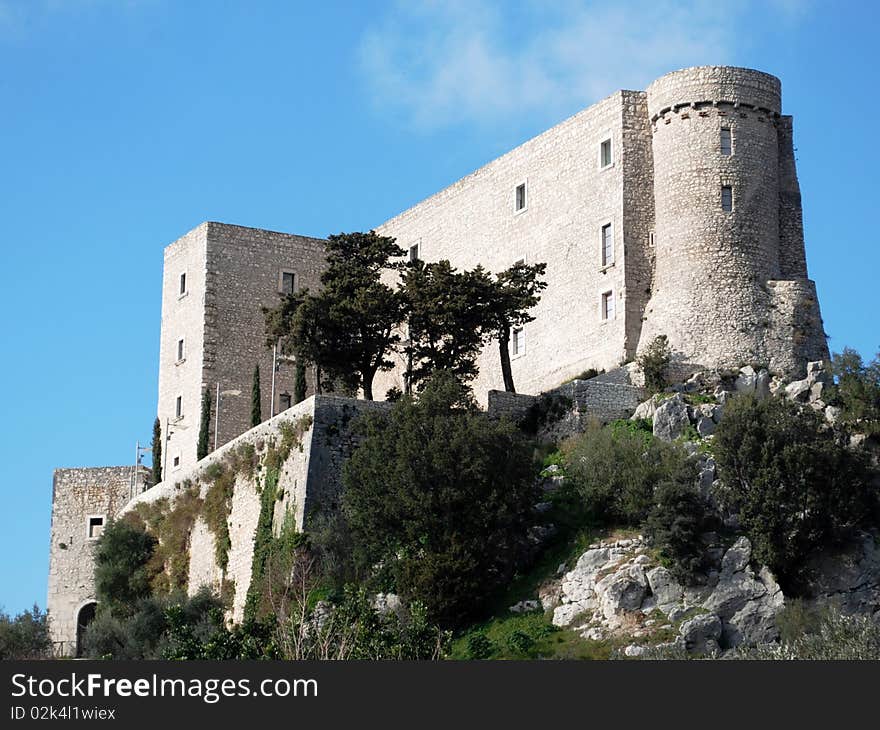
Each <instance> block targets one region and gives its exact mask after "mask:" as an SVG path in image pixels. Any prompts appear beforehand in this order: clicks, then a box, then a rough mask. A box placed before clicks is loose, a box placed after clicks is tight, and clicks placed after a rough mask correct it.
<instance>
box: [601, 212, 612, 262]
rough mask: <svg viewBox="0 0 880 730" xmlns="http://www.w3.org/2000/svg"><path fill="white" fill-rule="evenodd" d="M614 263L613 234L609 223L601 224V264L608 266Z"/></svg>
mask: <svg viewBox="0 0 880 730" xmlns="http://www.w3.org/2000/svg"><path fill="white" fill-rule="evenodd" d="M613 263H614V234H613V232H612V230H611V224H610V223H606V224H605V225H604V226H602V266H610V265H611V264H613Z"/></svg>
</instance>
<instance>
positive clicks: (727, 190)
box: [721, 185, 733, 213]
mask: <svg viewBox="0 0 880 730" xmlns="http://www.w3.org/2000/svg"><path fill="white" fill-rule="evenodd" d="M721 210H723V211H724V212H725V213H730V212H731V211H732V210H733V188H732V187H731V186H730V185H722V186H721Z"/></svg>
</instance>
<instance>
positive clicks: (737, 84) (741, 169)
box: [641, 66, 828, 372]
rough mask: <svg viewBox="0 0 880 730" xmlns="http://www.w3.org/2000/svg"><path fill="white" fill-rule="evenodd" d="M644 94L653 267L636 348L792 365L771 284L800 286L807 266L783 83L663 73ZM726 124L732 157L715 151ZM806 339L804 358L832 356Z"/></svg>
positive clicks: (707, 71) (733, 73) (731, 362)
mask: <svg viewBox="0 0 880 730" xmlns="http://www.w3.org/2000/svg"><path fill="white" fill-rule="evenodd" d="M647 98H648V113H649V115H650V119H651V123H652V125H653V139H652V144H653V158H654V202H655V216H656V217H655V271H654V286H653V289H652V294H651V299H650V301H649V303H648V305H647V308H646V311H645V323H644V326H643V329H642V337H641V344H642V347H644V346H646V345H647V344H648V343H649V342H650V341H651V340H652V339H653V338H654V337H655V336H656V335H659V334H666V335H667V336H669V339H670V344H671V345H672V347H673V349H674V350H676V351H677V353H678V355H679V357H680V359H681V360H683V361H684V362H685V363H699V364H700V365H705V366H709V367H722V366H735V365H741V364H745V363H766V364H768V365H769V366H770V367H771V368H773V369H774V370H778V371H782V372H786V371H790V370H791V369H792V365H793V364H794V365H795V366H796V365H797V364H798V363H795V360H796V359H797V358H796V357H795V356H794V352H793V349H792V346H791V343H788V342H786V341H785V340H784V339H783V338H780V337H777V336H776V335H775V333H774V329H773V328H774V327H777V326H779V325H780V324H781V325H783V327H784V329H785V330H788V329H789V327H788V326H787V325H786V323H780V322H779V318H778V316H774V312H773V306H772V304H773V302H772V301H771V299H772V296H771V294H770V293H769V291H768V284H767V283H768V282H769V281H775V280H780V279H784V278H786V277H788V276H791V277H799V278H801V279H802V280H803V281H806V279H805V276H806V265H805V263H804V256H803V250H804V243H803V233H802V225H801V222H800V220H801V216H800V194H799V191H798V188H797V178H796V175H795V172H794V162H793V154H792V152H791V131H790V130H791V127H790V123H789V122H788V121H787V120H780V115H779V112H780V108H781V107H780V104H781V101H780V84H779V80H778V79H776V78H775V77H773V76H770V75H768V74H765V73H761V72H759V71H752V70H749V69H740V68H731V67H717V66H708V67H699V68H692V69H685V70H682V71H677V72H674V73H671V74H667V75H666V76H664V77H662V78H661V79H658V80H657V81H655V82H654V83H653V84H651V86H649V88H648V91H647ZM722 129H728V130H730V132H731V134H732V154H729V155H725V154H723V153H722V150H721V145H720V139H721V130H722ZM724 186H728V187H730V188H731V190H732V198H733V206H732V210H730V211H725V210H723V208H722V188H723V187H724ZM783 272H785V273H783ZM777 314H778V313H777ZM816 314H817V315H818V310H816ZM819 332H821V327H819ZM807 339H808V340H809V345H808V346H801V347H799V348H798V352H799V353H800V354H801V355H803V354H806V356H807V358H808V359H816V360H818V359H823V358H824V357H827V354H828V352H827V348H826V347H825V345H824V336H816V334H815V333H812V334H810V335H809V337H808V338H807Z"/></svg>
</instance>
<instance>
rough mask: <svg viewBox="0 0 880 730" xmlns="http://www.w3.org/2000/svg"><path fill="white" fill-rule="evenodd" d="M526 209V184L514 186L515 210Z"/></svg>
mask: <svg viewBox="0 0 880 730" xmlns="http://www.w3.org/2000/svg"><path fill="white" fill-rule="evenodd" d="M525 209H526V184H525V183H522V184H521V185H517V186H516V210H525Z"/></svg>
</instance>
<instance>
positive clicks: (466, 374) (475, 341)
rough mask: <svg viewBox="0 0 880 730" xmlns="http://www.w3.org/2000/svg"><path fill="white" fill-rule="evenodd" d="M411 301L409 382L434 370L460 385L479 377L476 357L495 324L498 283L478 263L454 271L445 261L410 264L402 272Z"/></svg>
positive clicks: (404, 284) (430, 373) (418, 381)
mask: <svg viewBox="0 0 880 730" xmlns="http://www.w3.org/2000/svg"><path fill="white" fill-rule="evenodd" d="M403 288H404V291H405V293H406V299H407V303H408V305H409V318H408V328H409V340H410V342H409V345H408V346H407V349H408V354H409V356H410V358H411V361H412V369H411V372H410V380H411V382H412V383H424V382H425V381H426V380H427V379H428V378H430V377H431V375H432V374H433V373H435V372H438V371H441V370H444V371H447V372H450V373H452V374H453V375H454V376H455V377H456V378H458V380H459V381H460V382H462V383H466V382H468V381H469V380H473V379H474V378H475V377H476V375H477V364H476V363H477V356H478V355H479V354H480V350H481V349H482V347H483V343H484V341H485V339H486V337H487V336H488V332H489V331H490V330H491V329H492V327H493V326H494V325H495V324H496V320H495V319H494V312H493V310H492V309H491V302H492V298H493V296H494V294H495V292H496V286H495V284H494V282H493V281H492V279H491V277H490V276H489V273H488V272H487V271H486V270H485V269H483V268H482V267H480V266H478V267H477V268H476V269H474V270H473V271H462V272H459V271H457V270H456V269H455V268H454V267H453V266H452V264H450V263H449V261H446V260H443V261H438V262H435V263H424V262H422V261H414V262H411V263H410V264H409V265H408V267H407V269H406V271H405V272H404V274H403Z"/></svg>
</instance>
